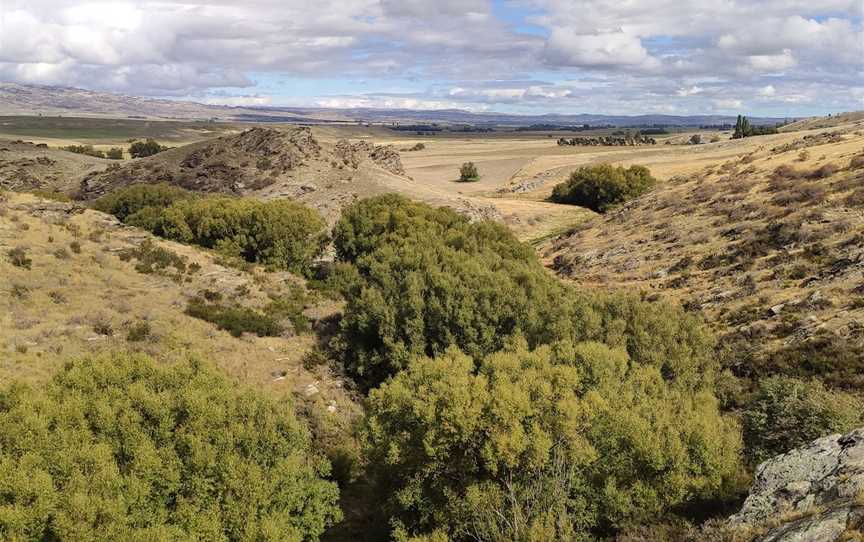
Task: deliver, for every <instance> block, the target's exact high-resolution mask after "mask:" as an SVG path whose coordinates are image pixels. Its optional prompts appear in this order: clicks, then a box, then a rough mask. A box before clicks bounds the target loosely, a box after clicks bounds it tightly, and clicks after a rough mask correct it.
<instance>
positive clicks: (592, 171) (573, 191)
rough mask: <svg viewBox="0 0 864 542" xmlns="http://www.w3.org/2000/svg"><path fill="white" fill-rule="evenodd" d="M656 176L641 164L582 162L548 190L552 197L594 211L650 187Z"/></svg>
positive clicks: (606, 208) (556, 200)
mask: <svg viewBox="0 0 864 542" xmlns="http://www.w3.org/2000/svg"><path fill="white" fill-rule="evenodd" d="M656 182H657V181H656V180H655V179H654V177H652V176H651V172H650V171H648V168H646V167H645V166H630V167H629V168H624V167H622V166H612V165H610V164H598V165H592V166H582V167H580V168H579V169H577V170H576V171H574V172H573V173H572V174H571V175H570V178H569V179H568V180H567V181H566V182H563V183H561V184H559V185H557V186H555V188H554V189H553V190H552V201H555V202H557V203H570V204H573V205H579V206H581V207H587V208H589V209H591V210H593V211H597V212H598V213H602V212H605V211H608V210H609V209H610V208H612V207H613V206H615V205H618V204H621V203H624V202H625V201H628V200H631V199H633V198H636V197H638V196H641V195H642V194H644V193H645V192H647V191H648V190H650V189H651V188H652V187H653V186H654V185H655V184H656Z"/></svg>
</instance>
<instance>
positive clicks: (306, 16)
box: [0, 0, 864, 116]
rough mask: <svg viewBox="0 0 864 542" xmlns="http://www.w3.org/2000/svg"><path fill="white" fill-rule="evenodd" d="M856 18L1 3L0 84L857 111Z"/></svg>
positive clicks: (464, 102) (307, 3)
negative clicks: (10, 82)
mask: <svg viewBox="0 0 864 542" xmlns="http://www.w3.org/2000/svg"><path fill="white" fill-rule="evenodd" d="M862 11H864V0H500V1H499V0H338V1H334V0H233V1H232V0H218V1H211V2H196V1H195V0H188V1H182V0H179V1H174V0H162V1H157V2H150V1H129V2H125V1H112V2H87V1H63V0H0V81H12V82H22V83H40V84H52V85H67V86H76V87H83V88H88V89H93V90H107V91H113V92H122V93H127V94H135V95H147V96H160V97H177V98H192V99H195V100H198V101H207V102H212V103H225V104H234V105H246V104H257V105H302V106H326V107H354V106H361V107H408V108H450V107H456V108H462V109H470V110H475V111H483V110H492V111H506V112H516V113H543V112H560V113H583V112H586V113H615V114H636V113H670V114H697V113H724V114H726V113H737V112H746V113H750V114H755V115H772V116H802V115H809V114H824V113H828V112H836V111H849V110H856V109H857V110H860V109H864V30H862V15H864V14H862Z"/></svg>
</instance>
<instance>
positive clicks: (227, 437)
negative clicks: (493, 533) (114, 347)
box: [0, 355, 341, 542]
mask: <svg viewBox="0 0 864 542" xmlns="http://www.w3.org/2000/svg"><path fill="white" fill-rule="evenodd" d="M290 412H291V410H290V409H289V408H286V405H279V404H277V403H275V402H273V401H272V400H269V399H266V398H265V397H263V396H262V395H260V394H258V393H256V392H252V391H249V390H244V389H241V388H238V387H236V386H234V385H232V384H231V383H229V382H228V381H227V380H226V379H225V377H223V376H221V375H219V374H218V373H216V372H215V371H212V370H210V369H209V368H208V367H207V366H206V365H204V364H201V363H198V362H194V361H193V362H188V363H181V364H177V365H172V366H162V365H160V364H157V363H156V362H154V361H152V360H151V359H149V358H147V357H145V356H140V355H116V356H114V357H99V358H95V359H88V360H80V361H75V362H71V363H68V364H67V365H66V366H65V367H64V368H63V369H62V370H61V371H60V372H59V373H58V374H57V375H56V376H55V377H54V378H53V380H52V381H51V382H50V383H49V384H48V385H46V386H44V387H40V388H38V389H31V388H29V387H25V386H21V385H13V386H12V387H11V388H8V389H6V390H3V391H2V392H0V538H2V539H3V540H34V541H35V540H82V541H89V540H93V541H96V540H131V541H136V540H138V541H146V540H224V541H233V540H238V541H239V540H273V541H277V540H279V541H284V540H289V541H297V542H300V541H307V540H317V539H318V537H319V535H321V534H322V533H323V532H324V530H325V529H326V528H327V526H329V525H331V524H333V523H334V522H336V521H338V520H339V519H340V517H341V513H340V511H339V508H338V506H337V500H338V489H337V487H336V485H335V484H334V483H332V482H329V481H326V480H325V478H326V477H327V476H328V474H329V468H330V467H329V464H328V463H327V462H326V460H323V459H320V458H319V457H317V456H316V455H315V454H313V453H312V452H311V451H310V450H309V442H310V437H309V435H308V432H307V430H306V429H305V427H304V426H303V425H302V424H300V423H299V422H298V421H297V420H296V419H295V418H294V417H293V415H292V414H290Z"/></svg>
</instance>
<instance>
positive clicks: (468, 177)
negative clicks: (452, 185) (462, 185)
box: [459, 162, 480, 182]
mask: <svg viewBox="0 0 864 542" xmlns="http://www.w3.org/2000/svg"><path fill="white" fill-rule="evenodd" d="M459 180H460V181H462V182H474V181H479V180H480V172H478V171H477V166H476V165H475V164H474V162H465V163H464V164H462V167H460V168H459Z"/></svg>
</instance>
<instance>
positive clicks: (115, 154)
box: [105, 147, 123, 160]
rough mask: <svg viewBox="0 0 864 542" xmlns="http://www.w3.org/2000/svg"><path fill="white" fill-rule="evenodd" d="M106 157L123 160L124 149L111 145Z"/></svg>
mask: <svg viewBox="0 0 864 542" xmlns="http://www.w3.org/2000/svg"><path fill="white" fill-rule="evenodd" d="M105 158H108V159H109V160H122V159H123V149H121V148H120V147H111V148H110V149H108V150H107V151H105Z"/></svg>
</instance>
